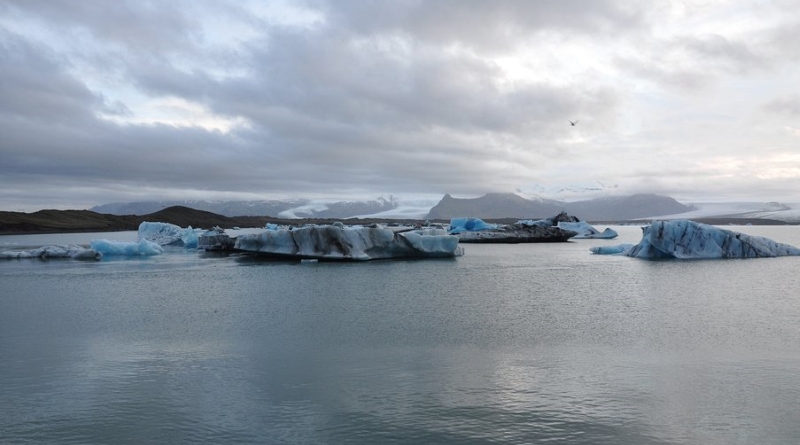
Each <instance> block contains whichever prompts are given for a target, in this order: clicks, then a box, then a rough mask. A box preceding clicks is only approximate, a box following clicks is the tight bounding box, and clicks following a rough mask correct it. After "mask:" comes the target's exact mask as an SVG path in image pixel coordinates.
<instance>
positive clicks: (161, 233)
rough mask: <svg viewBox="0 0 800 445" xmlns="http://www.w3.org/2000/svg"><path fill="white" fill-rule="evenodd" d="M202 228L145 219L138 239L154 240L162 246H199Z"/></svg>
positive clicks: (140, 225) (138, 233) (140, 227)
mask: <svg viewBox="0 0 800 445" xmlns="http://www.w3.org/2000/svg"><path fill="white" fill-rule="evenodd" d="M202 232H203V231H202V230H201V229H193V228H192V226H189V227H187V228H185V229H184V228H182V227H180V226H177V225H175V224H170V223H163V222H149V221H144V222H142V223H141V224H139V231H138V232H137V239H138V240H139V241H141V240H148V241H152V242H154V243H156V244H158V245H160V246H184V247H189V248H192V247H197V241H198V237H199V235H200V233H202Z"/></svg>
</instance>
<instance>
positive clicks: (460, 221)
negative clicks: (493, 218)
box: [448, 218, 497, 235]
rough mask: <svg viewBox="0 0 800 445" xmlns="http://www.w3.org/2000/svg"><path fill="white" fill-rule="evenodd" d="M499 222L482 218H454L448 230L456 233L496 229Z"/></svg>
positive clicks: (453, 233) (452, 233)
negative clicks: (493, 222) (491, 221)
mask: <svg viewBox="0 0 800 445" xmlns="http://www.w3.org/2000/svg"><path fill="white" fill-rule="evenodd" d="M496 228H497V224H490V223H487V222H486V221H484V220H482V219H480V218H452V219H451V220H450V228H449V229H448V232H449V233H450V234H451V235H455V234H458V233H463V232H479V231H481V230H494V229H496Z"/></svg>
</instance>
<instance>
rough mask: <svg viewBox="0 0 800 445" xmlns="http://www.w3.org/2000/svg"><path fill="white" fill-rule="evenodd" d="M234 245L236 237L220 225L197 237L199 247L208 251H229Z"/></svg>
mask: <svg viewBox="0 0 800 445" xmlns="http://www.w3.org/2000/svg"><path fill="white" fill-rule="evenodd" d="M267 230H269V229H267ZM233 246H234V239H233V238H231V237H230V236H229V235H228V234H227V233H225V230H223V229H222V228H220V227H214V228H213V229H211V230H208V231H206V232H203V233H201V234H200V235H199V237H198V239H197V249H198V250H205V251H206V252H212V251H227V250H231V249H233Z"/></svg>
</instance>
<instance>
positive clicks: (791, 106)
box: [763, 93, 800, 116]
mask: <svg viewBox="0 0 800 445" xmlns="http://www.w3.org/2000/svg"><path fill="white" fill-rule="evenodd" d="M763 108H764V109H765V110H766V111H769V112H772V113H780V114H787V115H790V116H800V94H798V93H794V94H790V95H788V96H784V97H779V98H776V99H773V100H772V101H770V102H768V103H767V104H765V105H764V106H763Z"/></svg>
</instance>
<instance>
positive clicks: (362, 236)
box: [234, 223, 463, 261]
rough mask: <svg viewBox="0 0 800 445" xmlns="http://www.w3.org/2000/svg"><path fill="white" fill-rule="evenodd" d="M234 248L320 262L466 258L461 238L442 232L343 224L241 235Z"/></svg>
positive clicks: (440, 230)
mask: <svg viewBox="0 0 800 445" xmlns="http://www.w3.org/2000/svg"><path fill="white" fill-rule="evenodd" d="M234 247H235V249H237V250H241V251H245V252H253V253H259V254H262V255H267V256H273V257H283V258H297V259H320V260H358V261H364V260H375V259H390V258H442V257H455V256H460V255H463V249H462V248H461V247H460V246H459V245H458V238H457V237H455V236H453V235H449V234H447V232H446V231H445V230H443V229H430V228H422V229H414V230H411V229H409V230H406V231H394V230H391V229H388V228H384V227H382V226H379V225H375V226H370V227H365V226H353V227H347V226H344V225H342V224H340V223H336V224H332V225H315V226H305V227H299V228H286V229H278V230H266V231H264V232H261V233H254V234H245V235H240V236H239V237H237V238H236V242H235V245H234Z"/></svg>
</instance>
